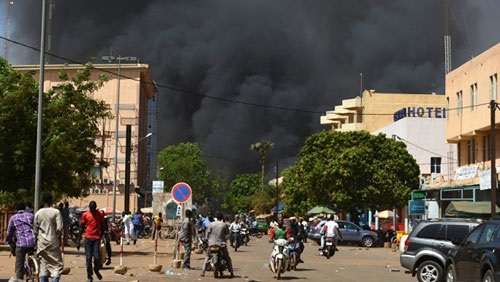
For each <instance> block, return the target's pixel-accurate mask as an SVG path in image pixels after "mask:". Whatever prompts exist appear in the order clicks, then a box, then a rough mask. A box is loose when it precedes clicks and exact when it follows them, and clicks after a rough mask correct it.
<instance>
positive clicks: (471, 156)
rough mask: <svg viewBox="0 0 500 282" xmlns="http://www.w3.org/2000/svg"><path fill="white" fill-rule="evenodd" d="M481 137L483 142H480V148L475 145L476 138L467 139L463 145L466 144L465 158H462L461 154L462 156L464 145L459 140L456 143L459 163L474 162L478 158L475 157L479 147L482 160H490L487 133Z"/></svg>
mask: <svg viewBox="0 0 500 282" xmlns="http://www.w3.org/2000/svg"><path fill="white" fill-rule="evenodd" d="M482 139H483V142H482V146H481V148H478V146H477V143H476V139H471V140H467V142H466V143H465V145H466V146H467V160H463V159H462V158H463V156H462V146H463V145H464V144H463V143H461V142H459V143H458V144H457V146H458V148H457V151H458V164H459V165H462V164H468V165H470V164H475V163H476V162H477V161H478V159H477V154H476V153H477V152H478V151H479V149H481V155H482V159H481V160H482V161H483V162H485V161H489V160H490V137H489V135H485V136H483V137H482Z"/></svg>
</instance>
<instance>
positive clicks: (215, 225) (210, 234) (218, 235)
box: [201, 213, 234, 278]
mask: <svg viewBox="0 0 500 282" xmlns="http://www.w3.org/2000/svg"><path fill="white" fill-rule="evenodd" d="M216 218H217V220H215V221H213V222H211V223H210V224H209V225H208V228H207V230H206V239H207V240H208V246H209V247H211V246H219V247H220V250H221V252H222V255H223V256H224V259H225V260H226V262H227V269H228V271H229V273H231V278H233V277H234V272H233V264H232V261H231V257H230V256H229V252H228V251H227V237H228V236H229V234H230V233H229V228H228V227H227V224H226V223H225V222H224V216H223V215H222V213H219V214H217V216H216ZM209 260H210V254H209V253H208V252H207V256H206V258H205V262H204V263H203V270H202V273H201V277H204V276H205V271H206V270H207V266H208V263H209Z"/></svg>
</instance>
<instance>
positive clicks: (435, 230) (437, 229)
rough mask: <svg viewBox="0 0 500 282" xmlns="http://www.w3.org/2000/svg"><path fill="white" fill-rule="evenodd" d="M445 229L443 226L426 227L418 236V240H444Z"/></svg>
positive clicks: (431, 225) (432, 225)
mask: <svg viewBox="0 0 500 282" xmlns="http://www.w3.org/2000/svg"><path fill="white" fill-rule="evenodd" d="M444 233H445V228H444V225H441V224H430V225H427V226H426V227H424V228H423V229H422V230H421V231H420V232H419V233H418V235H417V237H418V238H424V239H434V240H444V239H445V234H444Z"/></svg>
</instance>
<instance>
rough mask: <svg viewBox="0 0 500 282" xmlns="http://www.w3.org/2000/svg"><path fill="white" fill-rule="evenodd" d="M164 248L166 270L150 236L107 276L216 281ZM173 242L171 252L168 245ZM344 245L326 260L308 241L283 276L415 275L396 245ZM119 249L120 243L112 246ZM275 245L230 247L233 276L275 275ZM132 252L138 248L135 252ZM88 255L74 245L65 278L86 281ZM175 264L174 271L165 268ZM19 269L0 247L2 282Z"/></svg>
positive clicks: (197, 260) (196, 260)
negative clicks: (158, 268)
mask: <svg viewBox="0 0 500 282" xmlns="http://www.w3.org/2000/svg"><path fill="white" fill-rule="evenodd" d="M159 245H160V248H162V252H161V254H160V256H159V258H158V263H160V264H162V265H163V266H164V267H163V270H162V272H161V273H152V272H149V271H148V270H147V267H148V265H149V264H152V263H153V257H152V251H153V248H154V244H153V242H152V241H150V240H141V241H138V242H137V245H136V246H133V245H130V246H125V255H124V265H126V266H127V267H128V268H129V271H128V272H127V273H126V274H125V275H118V274H114V273H113V270H112V268H106V269H104V270H103V271H102V274H103V276H104V278H103V280H102V281H108V282H112V281H113V282H115V281H135V280H138V281H141V282H142V281H158V279H159V278H160V279H162V280H163V279H165V278H168V280H169V281H216V280H215V279H214V278H213V273H211V272H207V275H206V277H204V278H202V277H200V273H201V266H202V263H203V259H204V256H203V255H200V254H193V256H192V266H193V270H192V271H189V272H186V273H185V272H183V271H182V270H179V269H172V268H171V267H170V265H171V259H172V254H171V253H172V252H171V251H170V250H171V249H172V241H170V240H169V241H161V242H160V243H159ZM167 248H168V250H169V251H168V252H165V249H167ZM339 249H340V251H339V252H337V253H336V254H335V256H334V257H333V258H331V259H330V260H327V259H326V258H324V257H321V256H319V255H318V252H317V246H316V244H314V243H308V244H306V249H305V254H304V257H303V259H304V261H305V263H304V264H300V265H299V269H298V270H297V271H294V272H293V271H292V272H286V273H285V275H284V277H283V280H287V281H374V282H377V281H380V282H383V281H384V282H385V281H416V279H415V278H412V277H411V275H408V274H405V273H404V271H403V269H402V268H401V267H400V266H399V255H398V253H395V252H392V250H391V249H384V248H372V249H365V248H360V247H357V246H341V247H340V248H339ZM113 250H114V252H117V251H118V250H119V246H116V245H114V246H113ZM270 251H271V244H270V243H268V242H267V240H266V239H265V238H262V239H252V241H251V242H250V244H249V246H248V247H242V248H241V250H238V252H237V253H234V251H231V252H230V254H231V257H232V259H233V264H234V267H235V275H236V278H234V279H232V281H272V280H274V279H273V274H272V273H271V271H270V270H269V269H268V268H267V264H266V263H267V258H268V255H269V253H270ZM132 252H133V253H132ZM84 260H85V257H84V256H83V255H78V254H77V253H76V250H74V249H70V250H69V252H68V254H66V255H65V266H70V267H71V272H70V274H69V275H66V276H63V279H62V280H63V281H84V280H85V278H86V275H85V262H84ZM117 263H119V258H118V254H116V255H115V257H114V258H113V264H112V265H115V264H117ZM167 270H171V271H170V272H169V274H166V273H165V272H166V271H167ZM13 273H14V258H9V253H8V252H7V251H2V252H0V282H4V281H8V278H9V277H10V276H12V275H13Z"/></svg>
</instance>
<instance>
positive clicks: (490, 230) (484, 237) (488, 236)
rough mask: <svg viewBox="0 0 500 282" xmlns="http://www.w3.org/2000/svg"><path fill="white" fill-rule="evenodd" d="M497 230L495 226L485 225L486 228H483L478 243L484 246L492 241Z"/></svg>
mask: <svg viewBox="0 0 500 282" xmlns="http://www.w3.org/2000/svg"><path fill="white" fill-rule="evenodd" d="M497 228H498V226H497V225H495V224H487V225H486V227H485V228H484V231H483V233H482V234H481V237H480V238H479V243H480V244H486V243H489V242H491V241H493V239H494V237H493V235H494V234H495V231H496V230H497Z"/></svg>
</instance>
